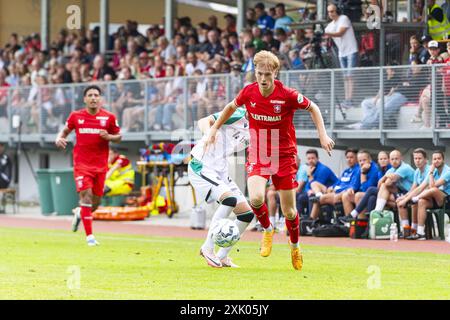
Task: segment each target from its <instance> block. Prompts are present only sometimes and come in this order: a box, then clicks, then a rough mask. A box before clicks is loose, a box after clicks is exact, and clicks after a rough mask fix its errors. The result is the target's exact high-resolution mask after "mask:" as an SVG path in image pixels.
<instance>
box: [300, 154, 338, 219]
mask: <svg viewBox="0 0 450 320" xmlns="http://www.w3.org/2000/svg"><path fill="white" fill-rule="evenodd" d="M306 161H307V164H308V169H307V171H306V172H307V176H308V183H307V184H306V186H305V192H306V194H301V195H299V196H298V197H297V201H298V203H297V209H298V212H304V211H303V210H304V209H305V208H307V207H308V206H309V197H311V196H315V197H320V196H321V195H323V193H324V192H325V191H326V189H327V188H328V187H331V186H332V185H334V184H335V183H336V182H337V181H338V178H337V177H336V175H335V174H334V173H333V171H331V169H330V168H329V167H327V166H326V165H324V164H322V163H321V162H320V161H319V154H318V152H317V150H315V149H308V150H307V151H306ZM314 182H315V183H314Z"/></svg>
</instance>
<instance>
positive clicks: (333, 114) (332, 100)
mask: <svg viewBox="0 0 450 320" xmlns="http://www.w3.org/2000/svg"><path fill="white" fill-rule="evenodd" d="M335 76H336V75H335V71H334V69H331V89H330V94H331V97H330V104H331V105H330V117H331V120H330V132H331V133H333V130H334V124H335V121H336V119H335V117H336V112H335V111H336V110H335V108H336V98H335V96H334V95H335V90H336V88H335V86H334V82H335Z"/></svg>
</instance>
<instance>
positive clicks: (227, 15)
mask: <svg viewBox="0 0 450 320" xmlns="http://www.w3.org/2000/svg"><path fill="white" fill-rule="evenodd" d="M223 17H224V18H225V19H226V18H231V19H233V20H236V17H235V16H233V15H232V14H230V13H227V14H226V15H224V16H223Z"/></svg>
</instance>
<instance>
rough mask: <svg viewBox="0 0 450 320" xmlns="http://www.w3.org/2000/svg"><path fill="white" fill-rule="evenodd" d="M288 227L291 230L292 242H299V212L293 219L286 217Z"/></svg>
mask: <svg viewBox="0 0 450 320" xmlns="http://www.w3.org/2000/svg"><path fill="white" fill-rule="evenodd" d="M286 228H287V229H288V231H289V239H290V240H291V244H293V245H294V244H297V243H298V234H299V233H298V212H297V213H296V215H295V218H294V219H293V220H289V219H288V218H286Z"/></svg>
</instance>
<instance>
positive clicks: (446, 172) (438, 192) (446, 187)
mask: <svg viewBox="0 0 450 320" xmlns="http://www.w3.org/2000/svg"><path fill="white" fill-rule="evenodd" d="M425 182H428V189H426V190H425V191H423V192H422V193H420V194H419V195H418V196H416V197H413V198H412V199H411V200H412V202H413V203H417V207H418V209H417V215H418V226H417V233H413V234H411V236H409V237H407V239H408V240H426V236H425V221H426V219H427V210H428V209H430V208H441V207H442V206H443V205H444V201H447V199H448V197H449V195H450V167H449V166H447V165H446V164H445V162H444V153H443V152H442V151H435V152H434V153H433V160H432V164H431V166H430V169H429V171H428V177H427V178H426V179H425Z"/></svg>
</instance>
